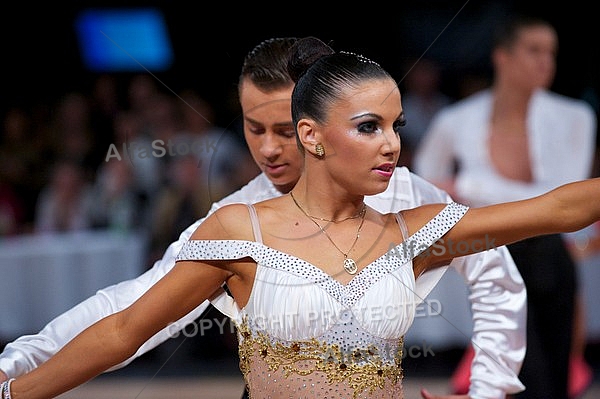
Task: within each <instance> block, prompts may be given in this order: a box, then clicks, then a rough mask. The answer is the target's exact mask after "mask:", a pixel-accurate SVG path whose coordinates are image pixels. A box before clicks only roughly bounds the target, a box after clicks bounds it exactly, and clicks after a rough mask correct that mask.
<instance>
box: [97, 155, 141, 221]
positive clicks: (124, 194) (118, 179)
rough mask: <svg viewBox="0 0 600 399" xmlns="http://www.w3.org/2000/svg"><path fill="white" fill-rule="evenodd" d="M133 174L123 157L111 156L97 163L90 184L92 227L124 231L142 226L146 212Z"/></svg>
mask: <svg viewBox="0 0 600 399" xmlns="http://www.w3.org/2000/svg"><path fill="white" fill-rule="evenodd" d="M133 176H134V175H133V170H132V166H131V164H130V163H129V162H127V161H126V160H121V161H119V160H118V159H116V158H112V159H110V160H108V161H107V162H104V163H103V164H102V165H100V168H99V170H98V173H97V175H96V180H95V183H94V187H93V199H94V202H93V206H92V227H93V228H106V229H110V230H115V231H123V232H126V231H131V230H137V229H140V228H142V227H143V224H142V221H143V220H145V219H144V216H146V215H144V213H143V208H142V206H141V198H140V196H139V195H138V192H137V191H136V188H135V184H134V180H133Z"/></svg>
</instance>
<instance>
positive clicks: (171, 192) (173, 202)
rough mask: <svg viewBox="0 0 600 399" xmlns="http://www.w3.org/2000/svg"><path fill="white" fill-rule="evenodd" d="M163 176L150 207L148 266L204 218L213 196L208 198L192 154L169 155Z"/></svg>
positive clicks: (204, 183)
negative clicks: (162, 183) (164, 179)
mask: <svg viewBox="0 0 600 399" xmlns="http://www.w3.org/2000/svg"><path fill="white" fill-rule="evenodd" d="M167 176H168V179H167V182H166V183H165V184H164V185H163V186H162V187H161V190H160V191H159V192H158V193H157V195H156V196H155V200H154V201H153V206H152V208H151V220H152V225H151V226H150V228H151V230H150V250H151V254H150V258H151V259H150V261H151V262H149V263H148V264H150V265H151V264H153V263H154V261H155V260H157V259H160V258H161V257H162V254H163V252H164V251H165V250H166V248H167V247H168V246H169V244H170V243H171V242H173V241H176V240H177V238H178V237H179V235H180V234H181V232H182V231H184V230H185V228H186V227H187V226H189V225H190V224H191V223H193V222H194V221H195V220H198V219H200V218H202V217H204V215H206V213H207V212H208V210H209V209H210V206H211V204H212V202H213V201H215V199H216V198H211V192H210V191H209V190H208V189H207V183H206V182H204V181H203V179H204V175H203V174H202V172H201V168H198V160H197V158H196V157H195V156H194V155H193V154H187V155H180V156H177V157H174V158H172V159H171V161H170V163H169V167H168V173H167Z"/></svg>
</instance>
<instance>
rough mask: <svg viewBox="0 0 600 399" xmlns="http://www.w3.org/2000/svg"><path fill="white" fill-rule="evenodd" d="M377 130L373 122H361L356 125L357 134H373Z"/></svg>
mask: <svg viewBox="0 0 600 399" xmlns="http://www.w3.org/2000/svg"><path fill="white" fill-rule="evenodd" d="M377 129H378V128H377V123H375V122H363V123H361V124H359V125H358V131H359V133H374V132H376V131H377Z"/></svg>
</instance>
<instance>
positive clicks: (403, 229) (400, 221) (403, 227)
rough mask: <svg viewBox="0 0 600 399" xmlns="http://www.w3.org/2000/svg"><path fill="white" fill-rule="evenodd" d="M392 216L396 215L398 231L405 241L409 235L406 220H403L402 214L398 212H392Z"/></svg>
mask: <svg viewBox="0 0 600 399" xmlns="http://www.w3.org/2000/svg"><path fill="white" fill-rule="evenodd" d="M394 216H396V222H398V225H399V226H400V231H401V232H402V238H403V239H404V240H405V241H406V239H407V238H408V237H409V235H408V227H406V222H405V221H404V217H403V216H402V214H401V213H400V212H396V213H395V214H394Z"/></svg>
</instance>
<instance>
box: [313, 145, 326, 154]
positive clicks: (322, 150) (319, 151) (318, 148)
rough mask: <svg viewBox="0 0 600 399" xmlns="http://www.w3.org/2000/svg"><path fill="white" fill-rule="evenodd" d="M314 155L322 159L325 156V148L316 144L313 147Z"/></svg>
mask: <svg viewBox="0 0 600 399" xmlns="http://www.w3.org/2000/svg"><path fill="white" fill-rule="evenodd" d="M315 153H316V154H317V157H319V158H323V156H325V148H323V144H321V143H317V144H316V145H315Z"/></svg>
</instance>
